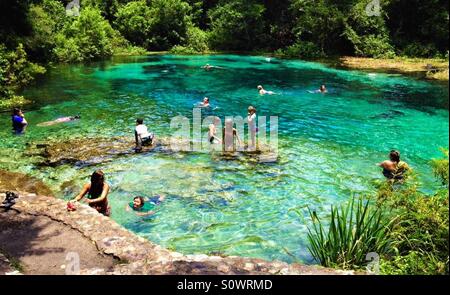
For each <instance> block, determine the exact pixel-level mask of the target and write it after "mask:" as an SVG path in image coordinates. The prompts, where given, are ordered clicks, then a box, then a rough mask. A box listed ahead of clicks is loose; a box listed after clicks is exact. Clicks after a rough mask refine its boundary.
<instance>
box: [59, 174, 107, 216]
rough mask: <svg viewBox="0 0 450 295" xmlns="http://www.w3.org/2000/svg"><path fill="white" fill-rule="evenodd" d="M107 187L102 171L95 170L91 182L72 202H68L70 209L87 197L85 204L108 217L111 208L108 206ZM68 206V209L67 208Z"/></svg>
mask: <svg viewBox="0 0 450 295" xmlns="http://www.w3.org/2000/svg"><path fill="white" fill-rule="evenodd" d="M108 193H109V185H108V183H106V181H105V175H104V173H103V171H101V170H97V171H95V172H94V173H92V175H91V182H90V183H87V184H85V185H84V186H83V189H82V190H81V192H80V193H79V194H78V196H76V197H75V199H73V200H72V201H70V202H69V204H70V208H72V211H73V208H74V203H75V202H79V201H80V200H82V199H83V198H84V197H85V196H86V195H87V200H86V202H87V203H88V204H89V206H91V207H92V208H94V209H96V210H97V211H98V212H99V213H101V214H103V215H105V216H110V215H111V207H109V206H108ZM69 204H68V208H69Z"/></svg>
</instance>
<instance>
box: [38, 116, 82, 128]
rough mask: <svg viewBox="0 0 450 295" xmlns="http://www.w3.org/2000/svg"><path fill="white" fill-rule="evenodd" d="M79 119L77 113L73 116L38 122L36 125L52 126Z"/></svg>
mask: <svg viewBox="0 0 450 295" xmlns="http://www.w3.org/2000/svg"><path fill="white" fill-rule="evenodd" d="M79 119H81V116H79V115H77V116H73V117H63V118H58V119H56V120H53V121H48V122H43V123H39V124H38V125H37V126H52V125H55V124H59V123H66V122H71V121H75V120H79Z"/></svg>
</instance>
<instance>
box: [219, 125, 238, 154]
mask: <svg viewBox="0 0 450 295" xmlns="http://www.w3.org/2000/svg"><path fill="white" fill-rule="evenodd" d="M222 139H223V140H222V143H223V148H224V151H225V152H231V151H235V150H236V149H235V139H236V140H237V143H238V146H241V139H240V138H239V134H238V132H237V130H236V128H233V120H231V119H226V120H225V126H224V127H223V133H222Z"/></svg>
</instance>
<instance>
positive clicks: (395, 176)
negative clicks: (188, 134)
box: [12, 64, 409, 216]
mask: <svg viewBox="0 0 450 295" xmlns="http://www.w3.org/2000/svg"><path fill="white" fill-rule="evenodd" d="M202 68H203V69H205V70H207V71H209V70H211V69H214V68H221V67H216V66H211V65H209V64H207V65H205V66H203V67H202ZM257 89H258V92H259V94H260V95H273V94H276V93H275V92H273V91H267V90H265V89H264V88H263V87H262V85H258V86H257ZM315 92H316V93H327V92H328V90H327V88H326V86H325V85H322V86H321V87H320V88H319V89H318V90H316V91H315ZM197 106H198V107H201V108H209V107H210V99H209V98H208V97H205V98H204V99H203V101H202V102H200V103H199V104H198V105H197ZM247 111H248V112H247V121H246V122H247V123H248V125H249V130H250V142H249V146H251V147H256V132H257V131H258V129H257V127H256V108H255V107H253V106H249V107H248V109H247ZM80 118H81V117H80V116H72V117H63V118H58V119H56V120H53V121H49V122H44V123H40V124H38V126H52V125H55V124H59V123H64V122H70V121H74V120H78V119H80ZM219 125H220V119H219V118H218V117H215V119H214V121H213V123H211V124H210V125H209V127H208V141H209V143H210V144H223V147H224V150H225V151H234V150H236V149H235V144H236V143H237V144H238V145H239V146H241V145H242V141H241V138H240V136H239V133H238V131H237V130H236V128H234V127H233V125H234V123H233V120H231V119H227V120H225V125H224V127H223V130H222V131H223V132H222V138H219V137H218V126H219ZM27 126H28V122H27V120H26V119H25V115H24V113H23V112H22V110H21V109H19V108H15V109H14V110H13V114H12V127H13V131H14V133H15V134H23V133H24V132H25V130H26V128H27ZM134 134H135V143H136V148H135V149H136V151H137V152H139V151H141V150H142V147H143V146H148V145H152V144H153V143H154V141H155V135H154V134H153V133H152V132H149V130H148V128H147V126H146V125H145V124H144V120H143V119H142V118H138V119H137V120H136V127H135V129H134ZM377 165H378V166H380V167H382V168H383V175H384V176H385V177H386V178H387V179H389V180H391V181H402V180H403V179H404V174H405V173H406V172H407V171H408V170H409V166H408V164H407V163H405V162H404V161H401V160H400V153H399V152H398V151H396V150H392V151H391V152H390V153H389V160H386V161H384V162H381V163H379V164H377ZM109 191H110V186H109V185H108V183H107V182H106V181H105V176H104V173H103V172H102V171H101V170H97V171H95V172H94V173H93V174H92V175H91V179H90V182H89V183H87V184H85V185H84V186H83V188H82V190H81V192H80V193H79V194H78V195H77V196H76V197H75V198H74V199H73V200H71V201H69V202H68V203H67V210H68V211H74V210H76V204H77V203H78V202H79V201H81V200H83V199H86V202H87V203H88V204H89V206H91V207H92V208H94V209H96V210H97V211H98V212H99V213H101V214H103V215H106V216H110V214H111V207H110V206H109V203H108V194H109ZM164 200H165V196H164V195H158V196H154V197H152V198H146V197H143V196H136V197H134V198H133V200H132V202H130V203H129V204H127V206H126V210H127V211H130V210H133V211H135V212H136V214H137V215H139V216H147V215H152V214H153V213H154V212H155V210H154V209H155V208H156V206H158V205H159V204H161V202H163V201H164Z"/></svg>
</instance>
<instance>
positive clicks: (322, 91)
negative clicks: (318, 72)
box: [317, 85, 328, 93]
mask: <svg viewBox="0 0 450 295" xmlns="http://www.w3.org/2000/svg"><path fill="white" fill-rule="evenodd" d="M317 92H318V93H327V92H328V90H327V87H325V85H322V86H320V88H319V89H318V90H317Z"/></svg>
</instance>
